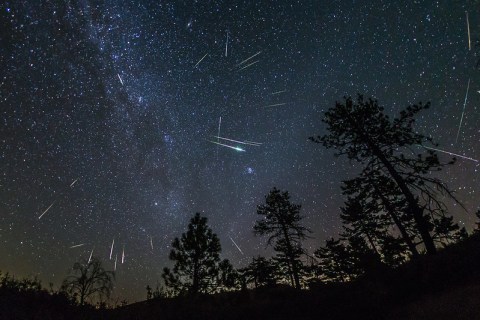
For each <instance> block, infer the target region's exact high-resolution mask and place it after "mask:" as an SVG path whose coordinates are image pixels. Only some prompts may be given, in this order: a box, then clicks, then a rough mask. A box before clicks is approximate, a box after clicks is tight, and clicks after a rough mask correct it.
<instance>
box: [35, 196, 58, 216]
mask: <svg viewBox="0 0 480 320" xmlns="http://www.w3.org/2000/svg"><path fill="white" fill-rule="evenodd" d="M56 201H57V200H55V201H53V202H52V204H51V205H50V206H49V207H48V208H47V209H45V211H43V213H42V214H41V215H40V217H38V220H40V219H41V218H42V217H43V215H44V214H45V213H47V212H48V210H50V208H51V207H52V206H53V205H54V204H55V202H56Z"/></svg>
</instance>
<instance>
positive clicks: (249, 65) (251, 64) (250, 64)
mask: <svg viewBox="0 0 480 320" xmlns="http://www.w3.org/2000/svg"><path fill="white" fill-rule="evenodd" d="M258 61H260V60H255V61H253V62H252V63H249V64H247V65H246V66H245V67H243V68H240V69H238V70H237V71H241V70H243V69H246V68H248V67H251V66H253V65H254V64H255V63H257V62H258Z"/></svg>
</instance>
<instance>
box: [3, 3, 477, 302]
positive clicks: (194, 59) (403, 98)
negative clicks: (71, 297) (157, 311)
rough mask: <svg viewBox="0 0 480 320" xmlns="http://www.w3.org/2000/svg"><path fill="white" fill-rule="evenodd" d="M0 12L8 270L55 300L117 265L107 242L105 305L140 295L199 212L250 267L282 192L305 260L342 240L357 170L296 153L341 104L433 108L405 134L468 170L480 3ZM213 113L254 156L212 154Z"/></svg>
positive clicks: (327, 153) (450, 173) (305, 150)
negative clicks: (345, 190)
mask: <svg viewBox="0 0 480 320" xmlns="http://www.w3.org/2000/svg"><path fill="white" fill-rule="evenodd" d="M466 11H468V13H469V24H470V32H471V40H472V48H471V50H469V45H468V36H467V22H466ZM0 12H1V13H0V24H1V25H0V70H1V72H0V122H1V123H0V170H1V171H0V256H1V257H2V259H1V260H0V270H2V271H10V272H13V273H15V274H16V275H18V276H26V275H38V276H39V278H40V279H42V280H43V281H44V283H45V284H48V282H53V283H54V284H55V285H58V284H59V283H60V282H61V280H62V279H63V278H64V277H65V275H66V273H67V272H68V270H69V268H70V267H71V266H72V265H73V263H74V262H75V261H77V260H78V259H80V258H84V259H88V256H89V255H90V253H91V251H92V250H93V251H94V255H95V256H98V257H100V258H101V259H103V261H104V263H105V266H106V267H107V268H109V269H113V259H112V260H109V253H110V249H111V247H110V246H111V243H112V239H115V246H114V249H113V255H114V256H115V254H116V255H118V256H119V257H120V256H121V254H122V248H123V247H124V248H125V263H123V264H120V263H119V264H118V265H117V275H116V277H117V282H116V289H115V290H116V291H115V295H117V296H120V297H125V298H127V299H129V300H130V301H134V300H142V299H145V296H146V293H145V286H146V285H147V284H150V285H155V283H156V282H157V281H158V280H160V274H161V271H162V268H163V267H164V266H167V265H169V261H168V252H169V251H170V248H169V246H170V243H171V241H172V240H173V238H174V237H176V236H179V235H180V234H181V233H182V232H183V231H184V230H185V229H186V225H187V223H188V221H189V219H190V218H191V217H192V216H193V214H194V213H195V212H197V211H198V212H203V213H204V214H205V215H206V216H207V217H208V218H209V224H210V225H211V226H212V228H213V230H214V232H216V233H217V234H218V235H219V238H220V240H221V244H222V249H223V250H222V256H223V257H225V258H228V259H230V260H231V261H232V263H233V265H234V266H236V267H240V266H243V265H245V264H246V263H248V262H249V261H250V260H251V257H252V256H253V255H258V254H261V255H268V254H269V250H266V249H265V241H264V240H262V239H259V238H255V237H254V236H253V233H252V227H253V224H254V221H255V220H256V219H257V216H256V205H258V204H261V203H262V202H263V201H264V196H265V195H266V194H267V193H268V191H269V190H270V189H271V188H272V187H274V186H276V187H278V188H280V189H283V190H288V191H289V192H290V194H291V195H292V200H293V201H294V202H297V203H301V204H302V205H303V207H302V214H303V215H304V216H305V220H304V221H305V224H306V225H308V227H309V228H310V229H312V230H313V231H314V234H313V236H314V237H315V238H314V239H311V240H308V241H307V242H306V243H305V245H306V247H307V249H311V250H313V249H315V248H317V247H318V246H320V245H321V244H322V243H323V240H324V239H325V238H327V237H331V236H335V235H336V234H337V233H338V231H339V230H340V229H341V225H340V221H339V217H338V216H339V211H340V210H339V207H340V206H341V205H342V203H343V197H342V195H341V190H340V184H341V180H342V179H346V178H348V177H352V176H353V175H354V174H355V173H356V172H357V170H358V168H356V166H355V164H353V163H349V162H348V160H347V159H344V158H335V157H334V156H333V152H332V151H331V150H325V149H323V148H322V147H321V146H320V145H316V144H313V143H311V142H308V141H307V138H308V137H309V136H312V135H318V134H323V133H324V132H325V127H324V125H323V123H322V122H321V118H322V112H323V111H325V110H327V109H328V108H330V107H333V106H334V103H335V101H336V100H340V99H341V98H342V97H343V96H344V95H356V94H357V93H362V94H365V95H367V96H373V97H375V98H377V99H378V100H379V102H380V104H382V105H384V106H385V108H386V111H387V112H388V113H389V114H392V115H394V114H395V113H396V112H398V111H399V110H400V109H402V108H404V107H406V106H407V105H408V104H412V103H416V102H418V101H424V102H426V101H431V103H432V107H431V109H430V110H429V111H428V112H426V113H424V114H423V115H422V118H420V119H419V120H418V123H417V130H418V131H420V132H422V133H425V134H428V135H431V136H432V137H433V138H434V139H435V140H436V141H437V142H439V143H440V146H439V148H440V149H442V150H448V151H449V152H453V153H458V154H461V155H465V156H468V157H470V158H472V159H480V142H479V138H480V130H479V127H478V124H479V120H480V115H479V106H478V105H479V102H480V77H479V74H480V73H479V72H480V71H479V70H477V69H475V64H476V61H477V59H478V57H477V56H476V52H477V51H478V47H476V46H475V43H476V42H477V40H478V39H479V35H480V29H479V28H478V25H479V22H480V21H479V15H478V2H477V1H467V2H459V1H454V2H451V3H450V2H449V3H446V2H442V1H382V0H375V1H355V0H348V1H319V0H307V1H275V2H267V1H245V2H241V1H198V2H197V1H133V0H124V1H110V0H105V1H100V0H98V1H88V0H78V1H65V2H64V3H63V2H62V3H60V2H56V1H53V2H52V1H6V2H3V3H2V4H0ZM254 55H255V56H254ZM252 56H253V57H252ZM202 57H203V58H202ZM249 57H252V58H251V59H250V60H248V61H247V62H244V63H242V61H244V60H245V59H247V58H249ZM250 64H251V65H250ZM469 79H470V80H469ZM469 81H470V87H469V93H468V97H467V99H466V100H467V102H466V104H465V113H464V118H463V121H462V126H461V128H460V131H459V132H460V133H459V139H458V141H455V140H456V135H457V130H458V128H459V122H460V118H461V115H462V108H463V106H464V101H465V96H466V90H467V83H468V82H469ZM220 117H221V126H220V135H221V136H222V137H226V138H229V139H234V140H240V141H246V140H248V141H255V142H259V143H261V145H259V146H252V145H240V144H236V143H232V142H229V143H228V144H229V145H232V146H235V147H241V148H242V149H245V152H238V151H236V150H232V149H229V148H226V147H223V146H220V145H217V144H214V143H211V142H209V140H210V141H217V138H216V137H215V136H217V135H218V127H219V120H220ZM442 157H443V156H442ZM445 159H447V155H445ZM479 170H480V166H479V162H478V161H477V162H475V161H472V160H466V159H458V161H457V163H456V164H455V165H454V166H452V167H449V168H448V169H446V170H445V171H443V172H441V173H440V174H439V177H440V178H441V179H443V180H444V181H446V182H447V183H449V185H450V186H451V188H452V189H454V190H456V191H457V196H458V198H459V199H460V200H461V201H462V202H463V203H464V204H465V207H466V208H467V210H468V213H467V212H465V211H462V210H461V209H460V208H459V207H458V206H455V205H451V208H452V214H454V216H455V218H456V219H457V220H460V221H462V224H465V225H466V226H467V228H468V229H471V228H472V226H473V223H474V221H475V218H474V215H473V212H474V211H475V210H477V208H478V205H479V201H478V193H479V192H480V189H479V183H480V179H479V174H480V173H479ZM75 181H76V182H75ZM74 182H75V183H74ZM52 204H53V205H52ZM50 205H51V207H50V208H49V206H50ZM47 208H48V210H47ZM45 210H47V211H46V212H45ZM42 213H44V214H43V216H41V215H42ZM40 216H41V218H40V219H39V217H40ZM229 237H231V238H232V239H233V240H234V241H235V243H237V244H238V246H239V247H240V248H241V250H242V251H243V252H244V253H245V254H244V255H243V254H242V253H241V252H239V250H237V248H236V247H235V245H234V244H233V243H232V242H233V241H230V239H229ZM78 244H84V245H83V246H79V247H75V248H70V247H71V246H74V245H78Z"/></svg>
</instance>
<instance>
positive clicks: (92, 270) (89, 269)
mask: <svg viewBox="0 0 480 320" xmlns="http://www.w3.org/2000/svg"><path fill="white" fill-rule="evenodd" d="M114 280H115V273H114V272H113V271H106V270H105V269H104V268H103V267H102V263H101V262H100V260H98V259H97V258H92V259H91V260H90V261H89V262H87V261H86V260H83V261H81V262H76V263H75V264H74V265H73V268H72V270H71V274H70V275H69V276H68V277H67V278H66V279H65V280H64V281H63V283H62V286H61V290H62V291H64V292H65V293H67V294H68V295H69V296H71V297H72V298H74V299H78V302H79V303H80V305H84V304H85V303H87V301H88V302H90V303H92V302H93V301H94V299H99V300H100V302H101V301H102V299H103V298H105V297H106V298H109V297H110V294H111V292H112V290H113V282H114Z"/></svg>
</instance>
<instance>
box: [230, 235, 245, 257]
mask: <svg viewBox="0 0 480 320" xmlns="http://www.w3.org/2000/svg"><path fill="white" fill-rule="evenodd" d="M229 238H230V240H232V242H233V244H234V245H235V247H237V249H238V251H240V253H241V254H242V255H243V254H244V253H243V251H242V249H240V247H239V246H238V244H236V243H235V241H233V239H232V237H230V236H229Z"/></svg>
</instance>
